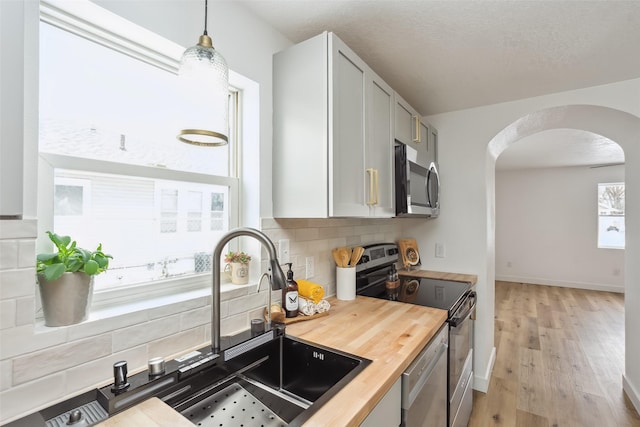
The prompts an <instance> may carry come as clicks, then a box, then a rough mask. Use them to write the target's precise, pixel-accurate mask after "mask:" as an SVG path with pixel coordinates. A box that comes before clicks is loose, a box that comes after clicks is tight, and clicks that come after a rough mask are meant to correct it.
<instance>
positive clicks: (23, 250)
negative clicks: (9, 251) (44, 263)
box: [18, 239, 36, 268]
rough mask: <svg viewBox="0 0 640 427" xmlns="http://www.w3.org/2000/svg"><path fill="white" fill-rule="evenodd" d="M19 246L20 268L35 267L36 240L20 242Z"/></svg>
mask: <svg viewBox="0 0 640 427" xmlns="http://www.w3.org/2000/svg"><path fill="white" fill-rule="evenodd" d="M19 242H20V243H19V244H18V268H29V267H33V264H34V263H35V259H36V240H35V239H28V240H20V241H19Z"/></svg>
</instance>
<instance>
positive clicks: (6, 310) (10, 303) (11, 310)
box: [0, 299, 16, 329]
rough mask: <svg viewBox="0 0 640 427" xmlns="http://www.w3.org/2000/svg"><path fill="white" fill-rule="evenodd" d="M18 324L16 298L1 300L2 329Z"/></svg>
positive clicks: (0, 321)
mask: <svg viewBox="0 0 640 427" xmlns="http://www.w3.org/2000/svg"><path fill="white" fill-rule="evenodd" d="M14 326H16V300H14V299H8V300H4V301H0V329H8V328H13V327H14Z"/></svg>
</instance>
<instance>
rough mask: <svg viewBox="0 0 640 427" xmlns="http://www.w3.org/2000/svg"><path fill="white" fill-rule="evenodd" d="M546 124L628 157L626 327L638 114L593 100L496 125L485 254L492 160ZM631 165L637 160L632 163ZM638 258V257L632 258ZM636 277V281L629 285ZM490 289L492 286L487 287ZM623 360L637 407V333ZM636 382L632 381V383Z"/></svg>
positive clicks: (637, 296)
mask: <svg viewBox="0 0 640 427" xmlns="http://www.w3.org/2000/svg"><path fill="white" fill-rule="evenodd" d="M551 129H577V130H584V131H587V132H593V133H595V134H598V135H602V136H604V137H606V138H609V139H611V140H612V141H615V142H617V143H618V144H619V145H620V146H621V147H622V149H623V150H624V152H625V158H626V159H627V171H628V174H627V176H626V181H627V183H628V184H627V206H628V207H630V209H627V221H628V226H627V237H626V241H627V249H626V250H625V294H626V297H625V315H626V318H625V330H626V331H633V328H634V326H635V327H636V328H637V325H639V324H640V286H638V285H637V283H638V279H640V267H638V266H636V265H634V262H633V260H634V259H635V260H637V259H640V248H639V247H638V246H639V245H640V171H637V169H638V168H637V166H640V118H639V117H637V116H634V115H632V114H629V113H626V112H623V111H620V110H615V109H612V108H607V107H601V106H595V105H567V106H561V107H552V108H548V109H544V110H540V111H536V112H534V113H531V114H527V115H526V116H523V117H521V118H520V119H518V120H516V121H514V122H513V123H511V124H510V125H508V126H507V127H505V128H504V129H503V130H502V131H500V132H499V133H498V134H497V135H496V136H495V137H494V138H493V139H492V140H491V141H490V142H489V144H488V146H487V157H486V172H487V186H486V189H487V190H486V192H487V194H486V197H487V198H486V201H487V256H488V258H490V259H492V260H493V259H495V164H496V159H497V157H498V156H499V155H500V154H501V153H502V152H503V151H504V150H505V149H507V148H508V147H509V146H510V145H511V144H513V143H515V142H516V141H518V140H520V139H522V138H524V137H527V136H530V135H533V134H536V133H538V132H543V131H547V130H551ZM633 165H636V167H635V168H634V167H633ZM636 264H637V262H636ZM488 273H489V274H488V286H491V287H493V281H494V280H495V270H494V269H493V268H489V271H488ZM634 283H635V286H634ZM492 290H493V289H492ZM625 355H626V366H625V374H624V378H623V384H624V389H625V391H626V392H627V395H629V397H630V398H631V400H632V401H633V403H634V405H635V407H636V409H640V394H639V392H638V386H637V385H639V384H640V367H638V366H637V364H635V363H633V362H632V361H634V360H638V359H640V337H639V336H637V334H632V333H627V334H625ZM634 384H635V386H634Z"/></svg>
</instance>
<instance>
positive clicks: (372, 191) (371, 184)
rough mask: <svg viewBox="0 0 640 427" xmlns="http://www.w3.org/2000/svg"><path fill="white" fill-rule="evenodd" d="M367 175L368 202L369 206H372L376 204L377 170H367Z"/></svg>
mask: <svg viewBox="0 0 640 427" xmlns="http://www.w3.org/2000/svg"><path fill="white" fill-rule="evenodd" d="M367 173H368V174H369V200H368V201H367V205H370V206H371V205H375V204H376V200H375V199H376V190H375V188H374V185H375V180H376V178H375V175H376V170H375V169H373V168H369V169H367Z"/></svg>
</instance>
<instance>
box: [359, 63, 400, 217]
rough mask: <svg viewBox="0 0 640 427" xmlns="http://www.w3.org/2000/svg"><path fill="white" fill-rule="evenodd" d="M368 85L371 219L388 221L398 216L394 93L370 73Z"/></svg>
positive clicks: (367, 163) (366, 166)
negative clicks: (396, 208)
mask: <svg viewBox="0 0 640 427" xmlns="http://www.w3.org/2000/svg"><path fill="white" fill-rule="evenodd" d="M369 75H370V78H369V79H368V81H367V83H368V85H367V93H368V98H369V99H368V103H367V105H368V106H369V109H368V111H367V119H368V120H367V123H368V127H367V132H368V135H367V139H366V141H367V144H366V146H365V168H366V171H368V172H367V173H368V182H367V189H368V190H367V191H368V192H369V196H368V197H367V198H368V199H371V198H372V197H374V199H375V200H374V201H375V203H373V202H369V212H370V216H372V217H382V218H389V217H392V216H394V215H395V201H394V188H393V179H394V178H393V157H394V150H393V126H392V125H391V124H392V123H393V114H394V110H393V90H392V89H391V86H389V85H387V84H386V83H385V82H384V81H383V80H382V79H381V78H379V77H378V76H377V75H376V74H375V73H373V72H370V73H369Z"/></svg>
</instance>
